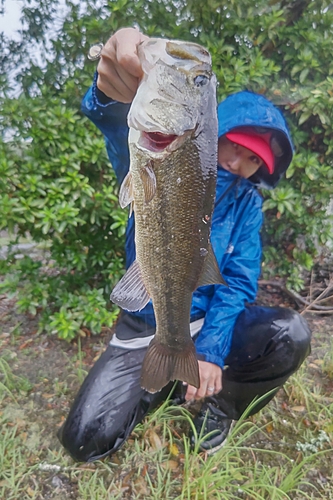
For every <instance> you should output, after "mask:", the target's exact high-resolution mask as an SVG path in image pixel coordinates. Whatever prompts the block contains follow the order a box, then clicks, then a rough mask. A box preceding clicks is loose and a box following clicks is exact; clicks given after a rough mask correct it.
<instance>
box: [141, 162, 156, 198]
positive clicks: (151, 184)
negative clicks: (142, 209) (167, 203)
mask: <svg viewBox="0 0 333 500" xmlns="http://www.w3.org/2000/svg"><path fill="white" fill-rule="evenodd" d="M140 177H141V181H142V185H143V191H144V197H145V203H146V204H148V203H149V202H150V201H151V200H152V199H153V198H154V196H155V193H156V176H155V172H154V169H153V162H152V160H150V161H149V162H148V164H147V165H146V166H145V167H143V168H141V169H140Z"/></svg>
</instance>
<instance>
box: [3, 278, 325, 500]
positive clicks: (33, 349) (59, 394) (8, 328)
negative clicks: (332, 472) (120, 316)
mask: <svg viewBox="0 0 333 500" xmlns="http://www.w3.org/2000/svg"><path fill="white" fill-rule="evenodd" d="M258 304H266V305H273V306H287V307H294V308H297V306H296V305H295V303H294V302H293V301H292V300H291V299H290V297H288V296H287V295H284V294H283V293H281V290H278V289H275V288H274V287H269V286H268V287H267V286H263V287H261V288H260V293H259V295H258ZM305 317H306V319H307V320H308V322H309V325H310V327H311V329H312V332H313V343H312V354H311V356H310V357H309V359H308V360H307V365H308V367H307V370H308V372H309V374H310V376H311V377H312V378H313V384H314V390H315V387H316V386H318V387H319V386H320V388H321V391H322V392H324V393H325V394H326V396H327V398H328V400H329V399H332V394H333V359H332V360H331V366H332V373H331V374H330V376H328V375H327V373H325V374H324V373H323V371H322V362H323V359H324V358H325V355H326V354H327V352H328V346H329V345H330V342H331V341H332V340H331V339H332V328H333V316H332V315H320V316H318V315H316V314H312V313H306V315H305ZM0 319H1V326H0V357H2V358H3V359H4V360H6V362H7V363H8V365H9V367H10V370H11V372H12V373H13V374H14V376H18V377H23V378H24V380H25V382H24V383H23V384H22V381H21V382H20V384H19V387H18V388H16V390H15V391H14V390H13V391H12V393H11V394H9V393H8V395H5V396H4V398H3V399H2V402H0V416H1V417H2V419H3V421H5V422H6V424H7V426H9V427H10V426H17V431H16V432H17V434H18V435H19V436H20V439H21V440H22V442H23V443H24V445H25V449H26V450H27V451H28V460H29V461H30V462H31V463H34V461H35V462H36V463H37V462H38V463H50V462H53V464H54V469H51V470H50V472H49V473H46V474H45V473H44V475H43V481H44V494H43V498H45V499H47V498H57V499H59V500H61V499H66V500H68V499H71V498H78V497H77V492H76V487H75V480H69V478H68V476H66V474H65V475H63V474H57V473H56V470H57V465H56V464H57V459H58V457H59V456H63V455H64V452H63V450H62V449H61V446H60V443H59V442H58V439H57V437H56V432H57V429H58V428H59V427H60V425H61V424H62V422H63V420H64V419H65V417H66V415H67V413H68V410H69V407H70V404H71V401H72V400H73V397H74V395H75V393H76V391H77V390H78V388H79V386H80V384H81V382H82V381H83V378H84V376H85V374H86V373H87V371H88V370H89V368H90V367H91V366H92V364H93V363H94V361H95V360H96V359H97V358H98V357H99V356H100V354H101V352H102V351H103V349H104V346H105V345H106V343H107V341H108V339H109V338H110V337H111V335H112V331H111V330H110V329H105V330H104V331H103V332H102V334H101V335H98V336H93V337H92V336H91V337H89V336H88V337H86V338H82V339H81V341H80V342H79V343H78V342H72V343H70V344H68V343H66V342H65V341H60V340H58V339H56V338H54V337H51V336H47V335H45V334H41V335H38V334H37V319H38V318H33V317H29V316H27V315H20V314H17V312H16V310H15V300H14V299H9V298H8V297H7V296H6V295H3V296H0ZM332 351H333V349H331V355H332ZM1 376H2V379H3V378H6V375H5V374H2V375H1V371H0V382H1V381H2V382H4V380H2V379H1ZM13 383H14V385H15V379H13ZM279 397H281V401H282V400H283V394H282V393H281V395H280V396H279ZM281 404H283V403H281ZM296 411H297V409H296ZM304 419H306V417H304ZM305 422H306V420H305ZM331 431H332V432H333V425H332V429H331ZM321 474H322V476H323V477H324V476H325V474H324V473H321ZM0 475H1V474H0ZM37 477H38V476H37ZM0 486H1V481H0ZM55 490H56V491H58V494H57V495H56V496H54V491H55ZM13 498H15V497H13ZM27 498H29V496H28V497H27ZM330 498H333V497H330Z"/></svg>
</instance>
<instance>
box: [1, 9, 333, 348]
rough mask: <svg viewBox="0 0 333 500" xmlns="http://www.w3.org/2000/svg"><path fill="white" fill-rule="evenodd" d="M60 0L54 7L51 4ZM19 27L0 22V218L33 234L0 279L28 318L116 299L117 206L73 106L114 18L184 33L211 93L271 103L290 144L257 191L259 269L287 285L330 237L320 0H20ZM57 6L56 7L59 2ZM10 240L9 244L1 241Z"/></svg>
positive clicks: (98, 309)
mask: <svg viewBox="0 0 333 500" xmlns="http://www.w3.org/2000/svg"><path fill="white" fill-rule="evenodd" d="M64 3H65V11H64V10H63V9H64ZM22 5H23V9H22V29H21V30H20V32H19V33H18V36H16V37H15V38H13V39H12V40H9V39H7V38H6V37H5V36H4V35H3V34H2V35H1V36H0V45H1V52H0V54H1V55H0V65H1V66H0V67H1V70H2V71H1V73H0V74H1V76H0V82H1V88H2V91H1V94H0V101H1V102H0V104H1V118H0V150H1V151H0V195H1V198H0V229H6V230H8V231H9V233H10V235H11V243H12V244H14V243H15V242H16V241H18V239H19V238H22V237H27V236H29V238H32V240H33V241H35V242H36V243H37V244H38V245H39V247H41V248H44V249H45V250H44V258H43V259H40V260H37V261H36V260H33V259H32V258H31V257H29V256H26V257H25V258H23V259H18V258H16V257H15V252H14V251H12V252H10V253H9V256H8V259H7V261H2V262H1V269H2V273H3V274H4V275H5V279H4V280H3V281H2V284H1V286H2V288H3V289H6V290H10V291H12V292H13V293H17V294H18V303H19V306H20V308H21V309H22V310H28V311H29V312H30V313H31V314H35V313H36V312H37V311H41V312H42V315H41V328H46V329H47V330H48V331H51V332H54V333H57V334H58V336H59V337H61V338H65V339H68V340H70V339H72V338H74V337H75V336H76V335H77V334H78V333H81V334H84V332H85V331H86V328H88V329H89V330H90V331H92V332H93V333H96V332H99V331H100V330H101V328H102V326H103V325H111V324H112V322H113V321H114V319H115V317H116V315H117V310H116V309H115V308H113V306H112V305H110V304H109V300H108V295H109V291H110V289H111V288H112V286H113V285H114V284H115V283H116V282H117V281H118V279H119V277H120V276H121V274H122V272H123V266H124V260H123V236H124V231H125V225H126V218H127V213H126V211H123V210H121V209H120V208H119V207H118V202H117V191H118V187H117V184H116V180H115V177H114V174H113V171H112V168H111V166H110V164H109V162H108V159H107V157H106V153H105V148H104V141H103V138H102V137H101V134H100V133H99V132H98V131H97V130H96V128H95V127H94V126H93V125H92V124H90V123H89V121H88V120H87V119H86V118H85V117H84V116H83V115H82V113H81V112H80V101H81V97H82V96H83V94H84V93H85V91H86V90H87V88H88V87H89V85H90V82H91V80H92V76H93V73H94V70H95V66H94V64H92V63H90V62H89V61H87V59H86V54H87V51H88V48H89V46H90V45H91V44H92V43H95V42H97V41H106V40H107V39H108V37H109V36H110V34H111V33H112V32H114V31H115V30H116V29H118V28H120V27H124V26H138V27H139V28H140V29H141V30H142V31H144V32H145V33H147V34H148V35H151V36H165V37H170V38H179V39H187V40H192V41H197V42H199V43H201V44H203V45H205V46H206V47H207V48H208V49H209V50H210V52H211V54H212V57H213V63H214V68H215V71H216V74H217V78H218V81H219V87H218V96H219V98H224V97H226V96H227V95H228V94H230V93H232V92H236V91H239V90H243V89H244V88H247V89H249V90H253V91H255V92H260V93H263V94H265V95H266V96H267V97H268V98H270V99H271V100H272V101H273V102H274V103H275V104H277V105H279V106H281V109H282V110H283V112H284V114H285V116H286V118H287V121H288V123H289V125H290V128H291V130H292V135H293V139H294V143H295V149H296V154H295V157H294V160H293V163H292V165H291V168H290V169H289V171H288V173H287V177H286V178H285V179H284V180H283V181H282V182H281V183H280V185H279V186H278V187H277V188H276V189H275V190H274V191H267V192H264V193H263V195H264V197H265V203H264V209H265V211H266V222H265V228H264V231H263V236H264V242H265V262H264V268H263V269H264V272H265V274H266V276H274V275H279V276H281V277H283V278H285V280H286V281H287V284H288V286H290V287H293V288H296V289H301V287H302V283H303V282H302V271H303V270H304V269H306V270H310V269H311V268H312V266H313V264H314V262H315V259H316V258H317V257H318V255H319V252H320V251H321V250H322V248H323V247H325V246H326V245H327V244H328V243H329V242H330V241H331V240H332V234H331V233H332V230H331V228H332V226H331V220H330V217H329V215H328V212H327V207H328V205H329V202H330V200H331V198H332V193H333V182H332V178H333V170H332V167H333V130H332V127H333V111H332V110H333V60H332V56H331V40H332V35H333V33H332V31H333V29H332V26H333V9H332V5H331V3H330V1H319V0H297V1H295V2H286V1H278V0H271V1H269V2H267V1H263V0H257V1H255V0H244V1H243V2H239V1H238V0H228V1H224V0H222V1H221V0H207V1H205V2H198V1H197V0H187V1H185V0H177V1H174V0H152V1H150V2H147V1H146V0H109V1H107V2H89V1H88V0H82V1H81V2H80V5H78V4H77V3H73V2H71V1H66V2H63V1H62V2H59V1H58V0H47V1H46V0H38V1H36V2H35V3H34V4H31V2H30V0H23V1H22ZM60 13H61V14H60ZM13 248H14V247H13Z"/></svg>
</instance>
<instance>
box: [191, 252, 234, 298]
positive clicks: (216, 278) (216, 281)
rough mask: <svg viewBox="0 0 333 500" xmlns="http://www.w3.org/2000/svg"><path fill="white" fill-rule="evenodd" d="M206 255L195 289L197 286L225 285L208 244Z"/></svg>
mask: <svg viewBox="0 0 333 500" xmlns="http://www.w3.org/2000/svg"><path fill="white" fill-rule="evenodd" d="M207 251H208V253H207V255H206V257H205V261H204V265H203V268H202V272H201V274H200V276H199V280H198V283H197V285H196V288H198V287H199V286H206V285H226V286H228V285H227V283H226V281H225V280H224V279H223V277H222V275H221V272H220V268H219V266H218V263H217V260H216V257H215V254H214V250H213V248H212V245H211V244H210V243H209V245H208V248H207Z"/></svg>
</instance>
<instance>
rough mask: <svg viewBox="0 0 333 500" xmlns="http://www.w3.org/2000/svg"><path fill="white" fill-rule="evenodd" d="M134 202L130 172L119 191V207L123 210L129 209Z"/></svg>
mask: <svg viewBox="0 0 333 500" xmlns="http://www.w3.org/2000/svg"><path fill="white" fill-rule="evenodd" d="M133 201H134V195H133V181H132V174H131V172H128V174H127V175H126V177H125V179H124V180H123V182H122V184H121V186H120V190H119V205H120V206H121V208H125V207H127V205H129V204H130V203H132V202H133Z"/></svg>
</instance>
